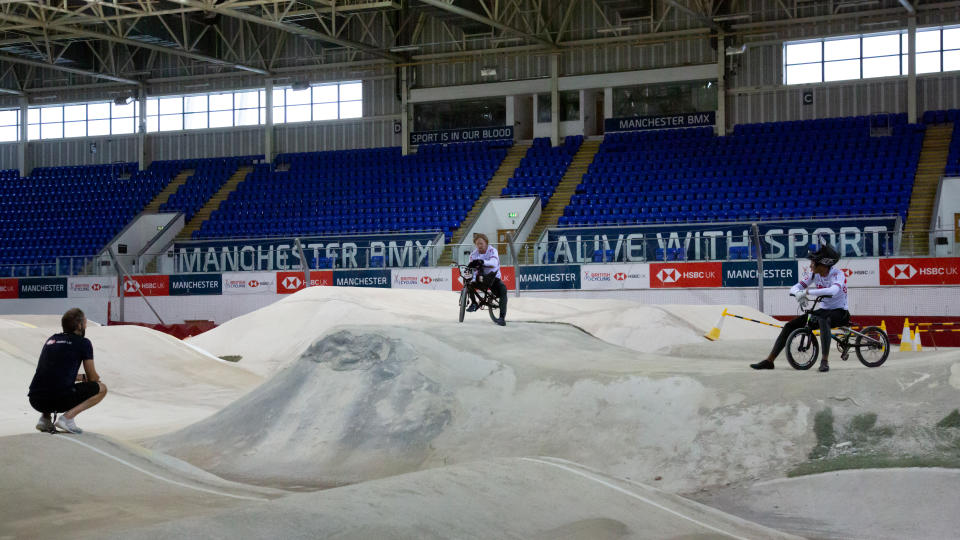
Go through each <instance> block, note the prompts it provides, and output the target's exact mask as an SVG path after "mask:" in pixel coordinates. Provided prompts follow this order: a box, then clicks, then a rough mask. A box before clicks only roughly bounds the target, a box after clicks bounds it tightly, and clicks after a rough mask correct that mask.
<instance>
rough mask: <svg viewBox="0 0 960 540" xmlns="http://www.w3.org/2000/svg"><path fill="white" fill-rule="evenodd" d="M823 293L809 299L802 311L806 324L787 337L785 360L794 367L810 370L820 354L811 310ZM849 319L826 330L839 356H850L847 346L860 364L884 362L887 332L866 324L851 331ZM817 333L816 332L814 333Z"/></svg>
mask: <svg viewBox="0 0 960 540" xmlns="http://www.w3.org/2000/svg"><path fill="white" fill-rule="evenodd" d="M823 298H827V296H820V297H818V298H816V299H815V300H814V301H813V305H811V306H810V308H809V309H807V310H805V311H804V314H805V315H806V316H807V324H806V326H804V327H803V328H797V329H796V330H794V331H793V332H791V333H790V337H788V338H787V361H788V362H790V365H791V366H793V367H794V369H810V368H811V367H813V364H815V363H816V362H817V359H818V358H819V357H820V337H819V336H818V335H816V334H814V330H815V329H816V328H815V327H816V326H817V325H816V321H815V320H814V319H813V317H815V315H813V310H815V309H816V308H817V304H818V303H820V300H821V299H823ZM852 325H853V323H852V322H850V321H846V324H845V325H843V326H840V327H838V328H836V329H834V331H831V333H830V339H832V340H833V341H835V342H836V343H837V350H838V351H840V359H841V360H847V359H848V358H849V357H850V349H853V350H854V351H856V353H857V358H859V359H860V363H861V364H863V365H865V366H867V367H879V366H880V365H882V364H883V363H884V362H886V361H887V357H888V356H889V355H890V341H889V339H887V333H886V332H884V331H883V330H882V329H880V328H879V327H876V326H868V327H866V328H862V329H861V330H860V331H857V330H854V329H853V328H852V327H851V326H852ZM818 333H819V332H818Z"/></svg>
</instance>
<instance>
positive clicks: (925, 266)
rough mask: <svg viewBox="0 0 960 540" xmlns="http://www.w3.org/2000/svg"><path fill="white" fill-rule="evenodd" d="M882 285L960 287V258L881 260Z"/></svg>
mask: <svg viewBox="0 0 960 540" xmlns="http://www.w3.org/2000/svg"><path fill="white" fill-rule="evenodd" d="M880 284H881V285H960V258H958V257H932V258H926V259H920V258H917V259H880Z"/></svg>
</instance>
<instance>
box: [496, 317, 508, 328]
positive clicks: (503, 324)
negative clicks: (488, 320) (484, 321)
mask: <svg viewBox="0 0 960 540" xmlns="http://www.w3.org/2000/svg"><path fill="white" fill-rule="evenodd" d="M496 323H497V324H499V325H500V326H506V325H507V321H505V320H503V317H500V318H499V319H497V320H496Z"/></svg>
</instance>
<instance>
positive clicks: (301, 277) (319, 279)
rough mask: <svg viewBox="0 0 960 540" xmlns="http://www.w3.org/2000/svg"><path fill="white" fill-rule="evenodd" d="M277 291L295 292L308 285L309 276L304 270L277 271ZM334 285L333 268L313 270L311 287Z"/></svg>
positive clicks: (280, 292)
mask: <svg viewBox="0 0 960 540" xmlns="http://www.w3.org/2000/svg"><path fill="white" fill-rule="evenodd" d="M276 284H277V288H276V293H277V294H293V293H295V292H297V291H299V290H301V289H305V288H306V287H307V276H306V274H305V273H303V272H277V274H276ZM331 285H333V270H312V271H311V272H310V286H311V287H329V286H331Z"/></svg>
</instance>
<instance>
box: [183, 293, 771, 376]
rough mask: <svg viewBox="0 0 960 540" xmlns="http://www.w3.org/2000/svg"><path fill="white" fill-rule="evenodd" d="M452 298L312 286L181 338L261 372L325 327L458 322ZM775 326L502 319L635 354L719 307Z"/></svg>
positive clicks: (591, 308) (731, 336) (564, 303)
mask: <svg viewBox="0 0 960 540" xmlns="http://www.w3.org/2000/svg"><path fill="white" fill-rule="evenodd" d="M458 300H459V296H458V295H457V294H454V293H450V292H443V291H415V290H403V289H389V290H384V289H364V288H350V287H311V288H309V289H305V290H302V291H300V292H298V293H296V294H294V295H291V296H289V297H288V298H284V299H283V300H280V301H279V302H276V303H274V304H272V305H270V306H267V307H265V308H262V309H259V310H257V311H254V312H252V313H248V314H246V315H243V316H240V317H237V318H235V319H233V320H230V321H227V322H226V323H224V324H222V325H220V326H219V327H217V328H215V329H213V330H211V331H209V332H205V333H203V334H200V335H199V336H195V337H192V338H189V339H188V340H187V341H188V342H190V343H192V344H194V345H197V346H199V347H200V348H202V349H204V350H207V351H210V352H211V353H213V354H216V355H218V356H222V355H240V356H242V357H243V360H242V361H241V364H242V365H243V366H244V367H246V369H249V370H251V371H253V372H255V373H258V374H260V375H263V376H268V375H271V374H273V373H275V372H276V371H277V370H279V369H280V368H282V367H283V366H285V365H286V364H288V363H289V362H290V361H292V360H294V359H296V358H298V357H299V356H300V355H301V354H302V353H303V352H304V351H305V350H306V349H307V347H309V346H310V345H311V344H312V343H313V342H314V340H315V339H316V338H317V337H318V336H320V335H323V334H324V333H326V332H327V331H329V330H331V329H333V328H337V327H341V326H349V325H380V326H399V327H410V328H417V327H419V326H421V325H422V324H425V323H440V324H450V323H453V327H452V328H459V327H460V326H457V324H456V322H457V316H458V311H459V309H458V304H457V302H458ZM724 307H728V308H729V309H730V311H731V312H733V313H737V314H738V315H742V316H745V317H749V318H752V319H757V320H761V321H765V322H770V323H777V321H776V320H775V319H773V318H772V317H769V316H767V315H765V314H763V313H761V312H759V311H757V310H756V309H754V308H750V307H747V306H711V305H698V306H687V305H646V304H641V303H638V302H631V301H621V300H586V299H573V298H571V299H555V298H537V297H527V296H519V297H517V296H513V295H511V296H510V299H509V302H508V313H507V324H508V325H510V324H511V323H517V322H539V323H567V324H571V325H574V326H576V327H577V328H580V329H582V330H584V331H585V332H588V333H589V334H591V335H592V336H594V337H596V338H598V339H600V340H603V341H606V342H607V343H610V344H611V345H617V346H620V347H624V348H626V349H630V350H633V351H637V352H662V351H664V350H666V349H668V348H669V347H673V346H678V345H684V344H698V343H702V342H704V341H705V340H704V337H703V335H704V334H705V333H706V332H708V331H709V330H710V328H712V327H713V325H715V324H716V323H717V321H718V320H719V319H720V315H721V313H722V312H723V308H724ZM723 324H724V326H723V331H722V332H721V334H720V340H721V341H726V340H741V339H771V340H772V339H773V337H775V336H776V335H777V330H776V329H775V328H770V327H767V326H762V325H758V324H755V323H751V322H747V321H743V320H740V319H735V318H732V317H727V318H725V321H724V323H723ZM463 325H466V326H481V327H482V328H484V329H486V330H487V331H489V332H491V333H490V336H491V338H493V337H495V336H497V334H496V332H495V329H493V328H490V326H491V323H490V319H489V318H488V316H487V314H486V313H481V312H477V313H471V314H467V318H466V319H465V320H464V322H463Z"/></svg>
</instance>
